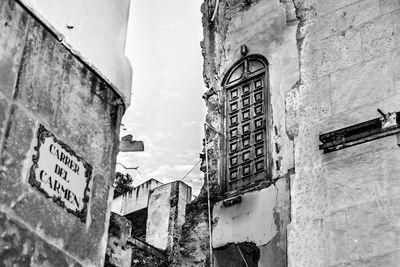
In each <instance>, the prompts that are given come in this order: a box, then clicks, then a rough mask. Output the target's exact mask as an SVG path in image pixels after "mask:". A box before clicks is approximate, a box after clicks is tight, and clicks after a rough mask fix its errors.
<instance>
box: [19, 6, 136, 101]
mask: <svg viewBox="0 0 400 267" xmlns="http://www.w3.org/2000/svg"><path fill="white" fill-rule="evenodd" d="M21 2H22V3H23V4H24V5H25V6H27V7H28V8H29V9H31V11H32V12H34V14H35V15H37V16H38V17H39V18H40V19H41V20H42V22H44V23H45V24H46V25H47V26H49V27H50V28H51V29H52V30H54V31H55V32H56V33H57V34H58V35H59V38H61V39H62V40H63V42H64V43H65V44H66V45H67V46H69V47H70V48H71V49H72V50H73V51H74V52H76V53H77V55H78V56H80V57H81V58H82V59H83V60H84V61H85V62H86V63H88V64H89V65H90V66H91V67H93V68H94V69H95V70H96V71H97V72H98V73H99V74H100V75H101V76H102V77H103V78H105V79H106V80H107V82H109V83H110V84H111V85H112V86H113V87H114V89H115V90H116V91H117V93H118V94H120V96H121V97H122V98H123V100H124V102H125V104H126V105H127V106H128V105H129V104H130V95H131V82H132V69H131V65H130V62H129V60H128V59H127V58H126V57H125V54H124V53H125V42H126V32H127V25H128V17H129V5H130V1H129V0H118V1H112V0H67V1H65V0H21ZM67 25H72V26H73V28H72V29H68V28H67Z"/></svg>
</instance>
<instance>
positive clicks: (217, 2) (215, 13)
mask: <svg viewBox="0 0 400 267" xmlns="http://www.w3.org/2000/svg"><path fill="white" fill-rule="evenodd" d="M218 7H219V0H217V1H216V3H215V7H214V12H213V15H212V17H211V21H214V19H215V16H216V15H217V11H218Z"/></svg>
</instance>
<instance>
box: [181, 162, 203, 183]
mask: <svg viewBox="0 0 400 267" xmlns="http://www.w3.org/2000/svg"><path fill="white" fill-rule="evenodd" d="M200 162H201V160H199V161H198V162H197V163H196V164H195V165H194V166H193V167H192V168H191V169H190V170H189V171H188V172H187V173H186V174H185V175H184V176H183V177H182V178H181V179H180V180H181V181H183V179H185V178H186V177H187V176H188V175H189V173H191V172H192V171H193V170H194V168H196V166H197V165H199V163H200Z"/></svg>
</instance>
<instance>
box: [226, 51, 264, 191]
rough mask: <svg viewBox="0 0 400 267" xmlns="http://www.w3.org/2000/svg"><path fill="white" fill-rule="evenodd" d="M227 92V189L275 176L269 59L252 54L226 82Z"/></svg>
mask: <svg viewBox="0 0 400 267" xmlns="http://www.w3.org/2000/svg"><path fill="white" fill-rule="evenodd" d="M222 85H223V87H224V92H225V115H226V116H225V122H224V125H225V133H226V140H225V142H226V143H225V148H226V149H225V151H226V156H225V157H224V158H225V164H224V165H225V166H226V168H224V169H225V172H226V173H225V175H224V176H225V177H226V179H225V185H224V188H225V190H226V191H233V190H236V189H239V188H241V187H245V186H246V187H247V186H251V185H253V184H254V185H256V184H258V183H259V182H261V181H263V180H266V179H268V178H270V177H271V175H270V166H271V163H270V158H271V157H270V141H269V140H270V138H269V115H270V114H271V112H270V99H269V84H268V62H267V60H266V59H265V58H264V57H262V56H260V55H249V56H246V57H244V58H242V59H241V60H239V61H238V62H236V63H235V64H234V65H233V66H232V67H231V68H230V70H229V71H228V72H227V74H226V76H225V77H224V79H223V81H222Z"/></svg>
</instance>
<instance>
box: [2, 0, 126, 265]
mask: <svg viewBox="0 0 400 267" xmlns="http://www.w3.org/2000/svg"><path fill="white" fill-rule="evenodd" d="M0 32H1V34H0V47H1V49H0V233H1V235H0V265H2V266H35V265H36V266H102V265H103V264H104V257H105V251H106V240H107V229H108V221H109V220H108V219H109V208H108V207H109V204H110V201H111V198H112V183H113V177H114V175H113V174H114V171H115V158H116V153H117V149H118V135H119V124H120V119H121V116H122V113H123V107H122V106H120V105H115V104H114V103H117V102H118V101H119V102H120V101H121V99H120V98H119V97H118V95H117V94H116V93H115V92H114V91H113V90H112V89H111V88H110V86H109V85H108V84H107V83H105V82H104V80H102V79H101V78H99V76H98V75H97V74H96V73H95V72H94V71H93V70H92V69H90V68H88V66H87V65H85V64H83V63H82V61H80V60H79V59H78V58H77V57H75V56H74V55H73V54H72V53H71V52H70V51H69V50H68V49H67V48H66V47H65V46H63V45H62V44H61V43H60V42H59V41H58V40H57V38H56V37H55V36H54V35H53V34H52V32H51V31H49V29H48V28H47V27H45V26H44V25H43V24H42V23H41V22H39V21H38V20H37V19H36V18H35V17H33V16H32V14H31V13H28V12H27V11H26V10H25V9H24V8H23V7H21V6H20V5H19V4H18V3H17V2H16V1H14V0H0ZM38 123H44V124H45V125H46V126H47V127H48V129H49V130H50V131H51V132H53V133H54V134H55V135H56V136H57V137H58V138H60V139H61V140H62V141H63V142H65V143H67V144H68V145H69V146H70V147H71V148H72V149H73V150H74V151H76V152H77V153H78V154H79V155H81V156H82V157H83V158H84V159H85V160H87V161H88V162H89V164H90V165H91V166H92V167H93V172H92V179H91V184H90V192H89V195H90V199H89V203H88V212H87V216H86V222H85V223H83V222H82V221H81V220H80V219H79V218H77V217H75V216H74V215H72V214H70V213H67V212H66V211H65V210H64V209H62V208H61V207H59V206H58V205H56V204H55V203H54V202H53V201H52V200H51V199H47V198H46V197H45V196H44V195H43V194H41V193H40V192H39V191H38V190H37V189H35V188H33V187H32V186H31V185H30V184H29V183H28V182H27V175H28V172H29V169H28V167H29V162H31V161H32V155H31V154H30V150H31V145H32V144H33V143H34V142H36V131H37V125H38Z"/></svg>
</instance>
